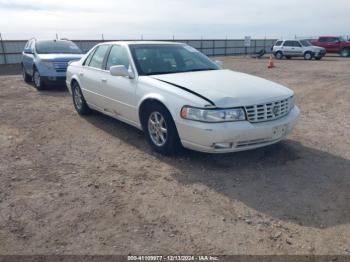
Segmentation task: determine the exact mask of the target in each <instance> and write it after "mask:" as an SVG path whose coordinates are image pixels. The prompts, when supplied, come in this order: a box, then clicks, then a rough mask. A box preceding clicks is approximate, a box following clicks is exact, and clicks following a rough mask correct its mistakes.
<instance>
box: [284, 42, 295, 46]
mask: <svg viewBox="0 0 350 262" xmlns="http://www.w3.org/2000/svg"><path fill="white" fill-rule="evenodd" d="M283 46H294V44H293V41H285V42H284V44H283Z"/></svg>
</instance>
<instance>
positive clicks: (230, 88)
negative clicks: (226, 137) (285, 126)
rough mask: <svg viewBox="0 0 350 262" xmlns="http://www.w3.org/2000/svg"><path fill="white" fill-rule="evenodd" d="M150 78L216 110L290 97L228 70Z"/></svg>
mask: <svg viewBox="0 0 350 262" xmlns="http://www.w3.org/2000/svg"><path fill="white" fill-rule="evenodd" d="M152 78H155V79H158V80H161V81H163V82H167V83H168V84H172V85H177V86H180V87H183V88H185V89H188V90H190V91H192V92H194V93H197V94H199V95H200V96H203V97H205V98H207V99H209V100H211V101H212V102H214V104H215V105H216V106H217V107H236V106H248V105H254V104H258V103H265V102H271V101H274V100H278V99H283V98H287V97H289V96H292V95H293V91H292V90H290V89H288V88H286V87H284V86H282V85H279V84H277V83H274V82H271V81H268V80H265V79H263V78H260V77H256V76H252V75H248V74H244V73H239V72H234V71H231V70H212V71H200V72H186V73H176V74H164V75H154V76H152Z"/></svg>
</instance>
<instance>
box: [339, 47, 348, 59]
mask: <svg viewBox="0 0 350 262" xmlns="http://www.w3.org/2000/svg"><path fill="white" fill-rule="evenodd" d="M340 56H341V57H348V56H350V49H349V48H343V49H342V50H341V51H340Z"/></svg>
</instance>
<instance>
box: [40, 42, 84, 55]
mask: <svg viewBox="0 0 350 262" xmlns="http://www.w3.org/2000/svg"><path fill="white" fill-rule="evenodd" d="M35 49H36V52H37V53H38V54H82V53H83V52H82V51H81V49H80V48H79V47H78V46H77V45H76V44H74V43H73V42H72V41H55V40H52V41H38V42H36V45H35Z"/></svg>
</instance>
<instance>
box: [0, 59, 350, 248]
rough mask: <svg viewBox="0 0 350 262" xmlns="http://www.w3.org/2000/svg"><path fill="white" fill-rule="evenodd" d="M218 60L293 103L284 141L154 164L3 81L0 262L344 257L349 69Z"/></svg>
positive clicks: (131, 139) (127, 139)
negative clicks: (272, 84)
mask: <svg viewBox="0 0 350 262" xmlns="http://www.w3.org/2000/svg"><path fill="white" fill-rule="evenodd" d="M221 60H222V61H224V65H225V67H226V68H231V69H234V70H237V71H242V72H247V73H252V74H254V75H258V76H261V77H265V78H267V79H270V80H273V81H276V82H278V83H281V84H284V85H286V86H288V87H290V88H291V89H293V90H294V91H295V93H296V102H297V104H298V105H299V106H300V108H301V111H302V114H301V117H300V120H299V122H298V124H297V126H296V128H295V130H294V132H293V133H292V135H291V136H290V137H289V139H288V140H285V141H283V142H281V143H279V144H277V145H274V146H270V147H267V148H263V149H258V150H253V151H248V152H241V153H234V154H226V155H208V154H202V153H197V152H191V151H187V150H185V151H184V152H183V153H182V154H181V155H178V156H173V157H164V156H161V155H158V154H156V153H154V152H152V151H151V150H150V148H149V147H148V145H147V144H146V141H145V139H144V138H143V134H142V132H140V131H138V130H136V129H134V128H132V127H129V126H127V125H125V124H123V123H121V122H119V121H117V120H114V119H112V118H109V117H106V116H103V115H101V114H99V113H94V114H93V115H91V116H88V117H84V118H82V117H79V116H78V114H77V113H76V112H75V111H74V109H73V106H72V101H71V98H70V96H69V94H68V92H67V91H66V90H65V89H64V88H57V87H54V88H52V89H51V90H47V91H43V92H38V91H36V90H35V89H34V88H33V87H32V86H31V85H28V84H25V83H24V82H23V81H22V79H21V76H20V75H4V73H0V75H1V76H0V254H128V253H132V254H193V253H196V254H198V253H199V254H350V74H349V68H350V59H341V58H338V57H326V58H325V59H324V60H322V61H304V60H298V59H293V60H290V61H289V60H288V61H287V60H283V61H277V62H276V66H277V67H276V68H275V69H272V70H268V69H267V68H266V67H267V60H266V59H262V60H254V59H250V58H242V57H240V58H238V57H226V58H221ZM1 71H2V72H5V69H4V68H0V72H1ZM7 71H9V70H7ZM10 71H11V70H10ZM7 73H9V72H7Z"/></svg>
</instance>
